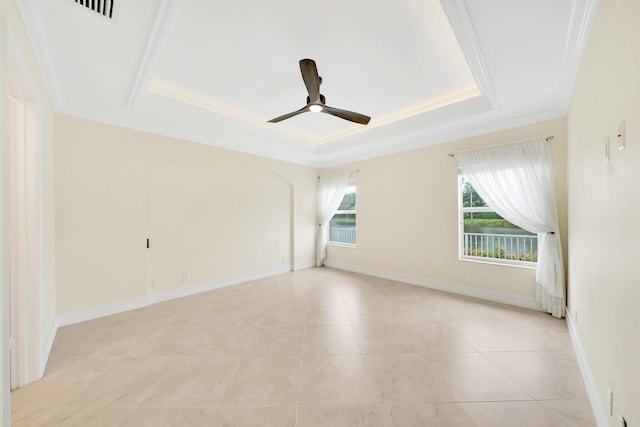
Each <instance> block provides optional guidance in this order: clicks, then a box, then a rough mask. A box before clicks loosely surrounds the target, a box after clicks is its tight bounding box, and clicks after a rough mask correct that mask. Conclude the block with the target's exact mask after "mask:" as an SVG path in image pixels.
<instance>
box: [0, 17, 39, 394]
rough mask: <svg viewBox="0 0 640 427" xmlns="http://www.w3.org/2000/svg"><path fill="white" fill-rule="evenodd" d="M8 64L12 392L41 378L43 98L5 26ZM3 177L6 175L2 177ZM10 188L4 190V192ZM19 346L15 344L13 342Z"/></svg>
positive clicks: (16, 44) (6, 62) (18, 48)
mask: <svg viewBox="0 0 640 427" xmlns="http://www.w3.org/2000/svg"><path fill="white" fill-rule="evenodd" d="M5 36H6V37H5V39H6V40H7V42H8V46H7V49H6V51H5V52H6V56H7V58H6V59H7V61H3V62H4V63H5V64H7V83H6V84H7V86H6V87H7V91H6V92H5V93H7V94H8V98H9V99H8V103H7V104H5V105H7V113H6V114H7V119H6V120H7V121H6V122H5V123H7V124H8V129H9V135H8V136H9V138H8V141H7V143H8V162H9V168H8V169H9V171H8V175H9V176H8V178H9V179H8V182H9V188H8V197H9V206H10V209H9V212H7V213H8V214H9V218H8V221H9V224H8V225H9V236H8V237H9V240H10V247H9V260H8V261H9V271H10V274H9V275H10V282H11V284H10V286H11V288H10V313H11V317H10V319H9V322H10V333H11V335H10V340H9V341H10V343H11V349H10V351H11V353H10V354H11V365H10V370H11V374H10V378H11V388H16V387H22V386H24V385H27V384H29V383H31V382H33V381H36V380H38V379H40V378H41V377H42V374H43V373H44V366H42V363H41V362H42V346H41V319H42V315H41V310H42V304H41V300H40V299H41V295H42V279H43V276H42V271H43V260H42V247H43V244H42V229H43V227H42V174H41V170H42V167H41V166H42V165H41V161H40V159H41V156H42V150H41V144H40V139H41V138H40V118H41V114H40V100H39V97H38V92H37V90H36V86H35V84H34V83H33V79H32V78H31V75H30V73H29V69H28V67H27V66H26V62H25V61H24V58H23V56H22V53H21V50H20V47H19V45H18V43H17V42H16V40H15V38H14V37H13V34H12V33H11V31H10V29H9V28H8V26H6V25H5ZM3 178H4V177H3ZM5 189H6V188H5ZM14 343H15V344H14Z"/></svg>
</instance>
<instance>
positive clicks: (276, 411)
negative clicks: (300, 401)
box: [207, 406, 296, 427]
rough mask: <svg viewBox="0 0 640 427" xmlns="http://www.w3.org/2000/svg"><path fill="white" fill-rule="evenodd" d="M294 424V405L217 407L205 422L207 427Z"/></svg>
mask: <svg viewBox="0 0 640 427" xmlns="http://www.w3.org/2000/svg"><path fill="white" fill-rule="evenodd" d="M295 425H296V408H295V406H290V407H270V408H267V407H264V408H238V407H219V408H218V409H217V410H216V412H215V414H214V415H213V417H212V418H211V420H209V422H208V423H207V427H238V426H243V427H294V426H295Z"/></svg>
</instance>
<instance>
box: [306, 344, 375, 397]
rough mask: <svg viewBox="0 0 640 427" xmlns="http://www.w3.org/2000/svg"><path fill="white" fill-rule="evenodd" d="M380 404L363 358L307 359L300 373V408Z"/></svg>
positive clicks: (347, 356)
mask: <svg viewBox="0 0 640 427" xmlns="http://www.w3.org/2000/svg"><path fill="white" fill-rule="evenodd" d="M380 401H381V395H380V392H379V391H378V390H377V389H376V387H375V386H374V383H373V380H372V378H371V376H370V375H369V370H368V369H367V368H366V366H365V364H364V362H363V359H362V356H360V355H331V356H315V357H310V358H307V359H305V360H304V361H303V363H302V371H301V374H300V395H299V404H301V405H361V404H375V403H379V402H380Z"/></svg>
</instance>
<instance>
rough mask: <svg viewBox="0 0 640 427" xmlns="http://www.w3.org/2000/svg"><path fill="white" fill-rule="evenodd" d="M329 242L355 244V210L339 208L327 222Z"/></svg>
mask: <svg viewBox="0 0 640 427" xmlns="http://www.w3.org/2000/svg"><path fill="white" fill-rule="evenodd" d="M329 242H333V243H343V244H347V245H355V244H356V211H355V210H340V211H337V212H336V214H335V215H334V216H333V218H332V219H331V222H329Z"/></svg>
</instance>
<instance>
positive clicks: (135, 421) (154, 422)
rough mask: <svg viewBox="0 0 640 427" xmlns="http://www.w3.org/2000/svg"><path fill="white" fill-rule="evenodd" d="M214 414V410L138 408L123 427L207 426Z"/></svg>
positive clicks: (132, 411)
mask: <svg viewBox="0 0 640 427" xmlns="http://www.w3.org/2000/svg"><path fill="white" fill-rule="evenodd" d="M212 414H213V409H212V408H136V409H133V410H131V412H129V414H128V416H127V418H125V420H124V421H123V423H122V426H136V427H182V426H205V425H207V423H208V422H209V420H210V419H211V416H212Z"/></svg>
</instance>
